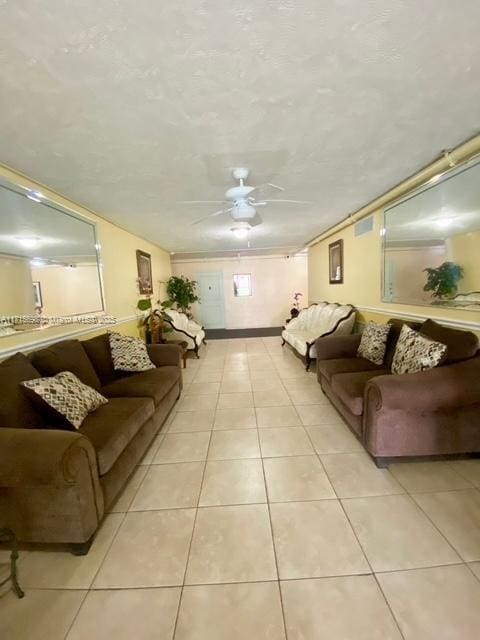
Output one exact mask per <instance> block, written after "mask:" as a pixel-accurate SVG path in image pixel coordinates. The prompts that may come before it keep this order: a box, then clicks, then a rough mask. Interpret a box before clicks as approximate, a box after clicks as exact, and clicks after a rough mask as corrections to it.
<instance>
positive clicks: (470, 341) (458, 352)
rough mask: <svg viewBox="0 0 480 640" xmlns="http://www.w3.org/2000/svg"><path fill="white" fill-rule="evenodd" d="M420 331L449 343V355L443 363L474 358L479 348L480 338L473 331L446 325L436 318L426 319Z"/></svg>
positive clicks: (428, 336)
mask: <svg viewBox="0 0 480 640" xmlns="http://www.w3.org/2000/svg"><path fill="white" fill-rule="evenodd" d="M420 333H421V334H422V335H424V336H427V338H430V339H431V340H435V341H436V342H441V343H442V344H445V345H447V357H446V359H445V360H444V362H443V364H453V363H454V362H460V361H462V360H468V358H473V356H474V355H475V354H476V353H477V351H478V348H479V344H478V338H477V336H476V335H475V334H474V333H472V332H471V331H462V330H461V329H451V328H450V327H444V326H442V325H441V324H438V322H435V321H434V320H426V321H425V322H424V323H423V324H422V326H421V327H420Z"/></svg>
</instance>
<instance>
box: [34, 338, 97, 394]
mask: <svg viewBox="0 0 480 640" xmlns="http://www.w3.org/2000/svg"><path fill="white" fill-rule="evenodd" d="M31 361H32V363H33V366H34V367H35V368H36V369H38V371H40V373H41V374H42V375H43V376H55V375H56V374H57V373H60V372H61V371H71V372H72V373H74V374H75V375H76V376H77V378H79V380H81V381H82V382H83V383H84V384H88V386H89V387H93V389H97V390H98V389H100V386H101V383H100V380H99V378H98V376H97V374H96V372H95V369H94V368H93V365H92V363H91V362H90V360H89V358H88V356H87V354H86V353H85V350H84V348H83V346H82V343H81V342H79V341H78V340H62V341H61V342H57V343H56V344H53V345H51V346H50V347H47V348H46V349H41V350H40V351H34V352H33V353H32V355H31Z"/></svg>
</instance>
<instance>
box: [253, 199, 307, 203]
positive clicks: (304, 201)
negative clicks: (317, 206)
mask: <svg viewBox="0 0 480 640" xmlns="http://www.w3.org/2000/svg"><path fill="white" fill-rule="evenodd" d="M265 202H267V203H270V202H288V203H289V204H314V203H313V202H312V201H311V200H283V199H281V200H277V199H275V200H265Z"/></svg>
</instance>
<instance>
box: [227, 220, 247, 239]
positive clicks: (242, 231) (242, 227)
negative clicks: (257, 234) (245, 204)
mask: <svg viewBox="0 0 480 640" xmlns="http://www.w3.org/2000/svg"><path fill="white" fill-rule="evenodd" d="M250 229H251V227H250V225H249V224H248V222H237V223H236V224H234V225H233V227H231V229H230V231H231V232H232V233H233V235H234V236H235V237H236V238H237V240H244V239H245V238H246V237H247V236H248V232H249V231H250Z"/></svg>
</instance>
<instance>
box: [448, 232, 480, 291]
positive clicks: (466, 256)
mask: <svg viewBox="0 0 480 640" xmlns="http://www.w3.org/2000/svg"><path fill="white" fill-rule="evenodd" d="M447 247H448V253H449V260H452V261H454V262H456V263H457V264H459V265H460V266H461V267H463V272H464V276H463V278H462V279H461V280H460V282H459V283H458V291H459V292H460V293H470V292H471V291H480V231H475V232H471V233H462V234H459V235H456V236H452V237H451V238H449V239H448V240H447Z"/></svg>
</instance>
